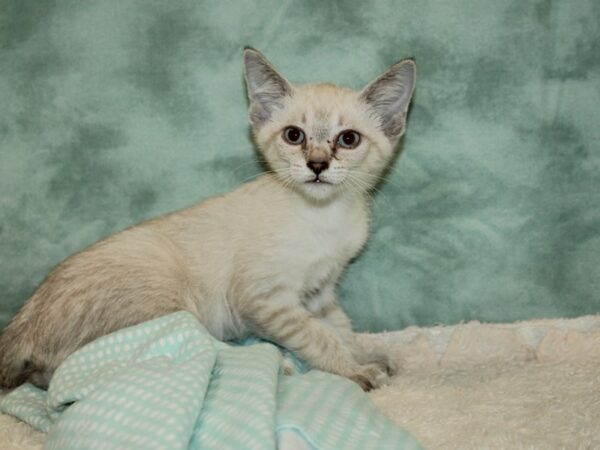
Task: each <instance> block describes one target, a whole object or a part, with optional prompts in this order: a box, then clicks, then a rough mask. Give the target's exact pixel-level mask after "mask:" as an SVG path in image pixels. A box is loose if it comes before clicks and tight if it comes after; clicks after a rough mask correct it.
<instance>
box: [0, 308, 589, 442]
mask: <svg viewBox="0 0 600 450" xmlns="http://www.w3.org/2000/svg"><path fill="white" fill-rule="evenodd" d="M363 338H364V339H367V340H369V341H372V343H373V345H377V346H384V347H386V348H387V350H388V351H389V352H390V354H391V355H392V356H393V357H394V358H395V359H396V360H397V361H399V362H400V363H401V366H402V367H403V368H404V369H403V372H402V373H401V374H400V375H398V376H396V377H395V378H394V379H393V380H392V383H391V384H390V385H389V386H385V387H383V388H381V389H378V390H376V391H373V392H372V393H371V394H370V395H371V398H372V400H373V402H374V403H375V404H376V405H377V406H378V408H379V409H380V410H381V411H382V412H383V413H384V414H386V415H387V416H388V417H390V418H391V419H392V420H394V421H395V422H396V423H398V424H399V425H400V426H402V427H404V428H405V429H407V430H408V431H410V432H411V433H412V434H413V436H415V437H416V438H417V439H418V440H419V441H421V443H422V444H423V445H424V446H425V447H426V448H429V449H436V448H439V449H449V448H460V449H469V448H477V449H482V448H494V449H496V448H510V449H517V448H540V449H542V448H544V449H545V448H573V449H578V448H582V449H583V448H600V316H586V317H581V318H579V319H571V320H544V321H528V322H521V323H516V324H510V325H492V324H480V323H478V322H472V323H468V324H462V325H457V326H453V327H435V328H415V327H411V328H408V329H406V330H403V331H397V332H389V333H380V334H373V335H364V336H363ZM42 445H43V435H42V434H41V433H38V432H36V431H35V430H33V429H32V428H30V427H28V426H27V425H24V424H23V423H20V422H18V421H17V420H15V419H13V418H12V417H9V416H6V415H0V449H6V450H13V449H15V450H16V449H39V448H41V447H42Z"/></svg>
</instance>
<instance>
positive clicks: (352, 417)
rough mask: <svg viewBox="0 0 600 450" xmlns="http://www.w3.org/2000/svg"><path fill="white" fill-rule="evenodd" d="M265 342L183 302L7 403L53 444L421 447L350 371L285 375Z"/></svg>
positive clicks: (97, 344) (87, 350) (91, 348)
mask: <svg viewBox="0 0 600 450" xmlns="http://www.w3.org/2000/svg"><path fill="white" fill-rule="evenodd" d="M281 362H282V356H281V353H280V351H279V350H278V348H277V347H276V346H274V345H271V344H268V343H256V344H252V345H245V346H229V345H227V344H224V343H222V342H219V341H217V340H215V339H214V338H213V337H212V336H210V334H209V333H208V332H207V331H206V330H205V329H204V327H203V326H202V325H201V324H200V323H199V322H198V321H197V320H196V319H195V318H194V317H193V316H192V315H190V314H188V313H183V312H181V313H175V314H171V315H169V316H165V317H162V318H159V319H156V320H153V321H150V322H146V323H143V324H140V325H138V326H134V327H131V328H127V329H125V330H122V331H119V332H117V333H113V334H111V335H108V336H105V337H102V338H100V339H98V340H96V341H94V342H92V343H90V344H88V345H87V346H85V347H83V348H82V349H80V350H79V351H77V352H76V353H74V354H73V355H71V356H70V357H69V358H67V360H65V362H64V363H63V364H62V365H61V366H60V367H59V368H58V370H57V371H56V373H55V375H54V378H53V379H52V382H51V384H50V388H49V390H48V392H47V393H46V392H45V391H42V390H40V389H37V388H36V387H34V386H32V385H30V384H25V385H23V386H21V387H19V388H18V389H16V390H15V391H13V392H11V393H10V394H9V395H7V396H6V397H5V398H4V399H3V400H2V402H1V403H0V409H1V410H2V411H4V412H6V413H9V414H12V415H14V416H16V417H18V418H20V419H21V420H23V421H25V422H27V423H29V424H30V425H32V426H34V427H35V428H37V429H39V430H42V431H45V432H47V440H46V447H47V448H49V449H59V448H60V449H84V448H85V449H124V448H126V449H187V448H190V449H270V448H276V446H277V435H278V433H279V432H282V431H290V430H291V431H293V432H295V433H297V435H298V436H299V437H301V439H302V441H303V442H305V443H306V445H307V446H308V448H317V449H338V448H347V449H352V448H356V449H366V448H385V449H396V448H397V449H404V448H419V446H418V444H417V443H416V442H415V441H413V440H412V438H411V437H410V436H409V435H408V434H407V433H405V432H404V431H402V430H400V429H398V428H397V427H396V426H395V425H394V424H393V423H391V422H390V421H388V420H387V419H386V418H384V417H383V416H381V415H380V414H379V413H378V412H377V410H376V409H375V408H374V407H373V406H372V404H371V403H370V400H369V398H368V397H367V396H366V395H364V394H363V393H362V391H361V390H360V389H359V388H358V387H357V386H356V385H354V384H353V383H351V382H350V381H348V380H345V379H342V378H340V377H336V376H334V375H330V374H326V373H323V372H318V371H310V372H308V373H306V374H302V375H293V376H284V375H283V371H282V365H281Z"/></svg>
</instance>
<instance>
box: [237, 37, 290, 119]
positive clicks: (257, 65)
mask: <svg viewBox="0 0 600 450" xmlns="http://www.w3.org/2000/svg"><path fill="white" fill-rule="evenodd" d="M244 76H245V78H246V86H247V88H248V98H249V99H250V122H252V124H253V125H254V126H257V127H258V126H260V125H261V124H263V123H264V122H266V121H267V120H269V118H270V117H271V114H272V113H273V110H274V109H275V108H279V107H281V105H282V102H283V99H284V97H285V96H287V95H291V94H292V85H291V84H290V83H289V82H288V81H287V80H286V79H285V78H284V77H283V76H281V75H280V74H279V73H278V72H277V71H276V70H275V68H274V67H273V66H272V65H271V63H270V62H269V61H267V58H265V57H264V56H263V55H262V54H261V53H260V52H259V51H258V50H255V49H253V48H251V47H246V48H245V49H244Z"/></svg>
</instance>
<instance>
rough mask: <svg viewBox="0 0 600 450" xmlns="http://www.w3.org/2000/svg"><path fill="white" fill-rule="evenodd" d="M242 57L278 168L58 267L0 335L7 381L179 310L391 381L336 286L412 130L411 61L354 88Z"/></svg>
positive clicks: (253, 108)
mask: <svg viewBox="0 0 600 450" xmlns="http://www.w3.org/2000/svg"><path fill="white" fill-rule="evenodd" d="M243 59H244V74H245V79H246V84H247V91H248V96H249V99H250V102H249V104H250V107H249V116H250V122H251V126H252V129H253V132H254V136H255V140H256V143H257V145H258V148H259V150H260V153H261V155H262V156H263V157H264V160H265V161H266V162H267V164H268V166H269V168H270V171H269V172H268V173H267V174H265V175H263V176H261V177H259V178H257V179H255V180H254V181H251V182H249V183H247V184H244V185H242V186H241V187H239V188H238V189H237V190H235V191H233V192H231V193H228V194H225V195H222V196H218V197H214V198H210V199H208V200H205V201H202V202H201V203H199V204H197V205H194V206H192V207H190V208H187V209H184V210H182V211H178V212H174V213H172V214H168V215H166V216H163V217H158V218H155V219H152V220H149V221H147V222H144V223H141V224H139V225H137V226H133V227H131V228H128V229H126V230H124V231H121V232H119V233H117V234H115V235H113V236H110V237H108V238H107V239H104V240H102V241H100V242H98V243H96V244H94V245H92V246H90V247H88V248H86V249H84V250H83V251H81V252H79V253H76V254H74V255H72V256H71V257H69V258H67V259H66V260H65V261H63V262H62V263H60V264H59V265H58V266H57V267H56V268H54V270H53V271H52V272H51V273H50V274H49V275H48V277H47V278H46V279H45V281H44V282H43V283H42V284H41V285H40V286H39V288H38V289H37V290H36V291H35V293H34V294H33V296H32V297H31V298H30V299H29V300H28V301H27V302H26V303H25V304H24V306H23V307H22V308H21V310H20V311H19V312H18V313H17V314H16V316H15V317H14V318H13V319H12V320H11V322H10V323H9V324H8V326H7V327H6V329H5V330H4V332H3V334H2V336H1V337H0V385H2V386H4V387H14V386H16V385H18V384H20V383H23V382H25V381H29V382H31V383H33V384H35V385H37V386H40V387H47V386H48V383H49V381H50V379H51V377H52V374H53V372H54V370H55V369H56V368H57V366H58V365H59V364H60V363H61V362H62V361H63V360H64V359H65V358H66V357H67V356H68V355H69V354H71V353H73V352H75V351H76V350H77V349H79V348H80V347H81V346H83V345H84V344H86V343H88V342H90V341H92V340H94V339H96V338H98V337H100V336H102V335H105V334H108V333H111V332H113V331H116V330H119V329H122V328H125V327H128V326H131V325H134V324H138V323H140V322H143V321H147V320H150V319H154V318H156V317H159V316H162V315H165V314H169V313H171V312H175V311H182V310H183V311H188V312H190V313H191V314H193V315H194V316H195V317H196V318H197V319H198V320H199V321H200V322H201V323H202V324H203V325H204V326H205V327H206V329H207V330H208V331H209V332H210V333H211V334H212V335H213V336H215V337H216V338H218V339H222V340H228V339H233V338H242V337H244V336H246V335H249V334H253V335H257V336H259V337H262V338H264V339H266V340H269V341H273V342H276V343H277V344H279V345H281V346H283V347H285V348H287V349H289V350H291V351H293V352H295V353H297V354H298V355H299V356H300V357H301V358H302V359H304V360H305V361H306V362H308V364H310V365H311V366H312V367H314V368H317V369H321V370H324V371H328V372H331V373H334V374H338V375H341V376H344V377H347V378H349V379H352V380H354V381H355V382H357V383H358V384H359V385H360V386H361V387H362V388H363V389H365V390H369V389H372V388H376V387H378V386H380V385H381V384H382V383H383V382H385V380H386V378H387V377H388V372H389V370H390V368H391V369H393V367H391V366H392V365H391V364H389V363H388V359H387V357H386V355H385V354H382V353H381V352H376V351H372V350H371V349H369V348H363V345H362V344H361V343H360V342H359V340H358V339H356V335H355V334H354V333H353V331H352V328H351V324H350V320H349V319H348V317H347V316H346V315H345V314H344V312H343V311H342V309H341V308H340V306H339V303H338V301H337V299H336V294H335V287H336V283H337V281H338V279H339V277H340V275H341V274H342V272H343V270H344V268H345V267H346V265H347V264H348V262H349V261H350V260H351V259H352V258H353V257H355V256H356V255H357V254H358V252H359V251H360V250H361V248H362V247H363V245H364V244H365V241H366V239H367V235H368V224H369V209H368V206H369V205H368V194H369V190H370V189H371V188H373V186H374V185H375V184H376V182H377V181H378V179H379V177H380V175H381V173H382V172H383V171H384V170H385V169H386V167H387V166H388V164H389V163H390V161H391V160H392V157H393V154H394V148H395V147H396V144H397V142H398V139H399V138H400V137H401V136H402V135H403V133H404V130H405V123H406V115H407V110H408V107H409V103H410V100H411V97H412V94H413V90H414V86H415V76H416V66H415V62H414V61H413V60H412V59H405V60H402V61H400V62H397V63H396V64H394V65H392V66H391V67H390V68H389V69H388V70H387V71H386V72H384V73H383V74H382V75H381V76H379V77H378V78H377V79H375V80H374V81H373V82H371V83H370V84H368V85H367V86H366V87H365V88H364V89H362V90H360V91H354V90H351V89H347V88H342V87H338V86H335V85H333V84H308V85H296V84H292V83H290V82H289V81H288V80H287V79H286V78H284V77H283V76H282V75H280V74H279V73H278V72H277V71H276V70H275V68H274V67H273V66H272V65H271V64H270V63H269V62H268V61H267V59H266V58H265V57H264V56H263V55H262V54H261V53H259V52H258V51H257V50H254V49H252V48H246V49H245V50H244V54H243Z"/></svg>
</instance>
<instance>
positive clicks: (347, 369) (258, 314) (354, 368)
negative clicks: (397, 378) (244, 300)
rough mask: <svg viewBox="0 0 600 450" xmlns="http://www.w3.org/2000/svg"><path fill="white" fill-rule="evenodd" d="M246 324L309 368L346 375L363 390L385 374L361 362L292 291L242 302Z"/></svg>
mask: <svg viewBox="0 0 600 450" xmlns="http://www.w3.org/2000/svg"><path fill="white" fill-rule="evenodd" d="M243 310H244V311H243V317H244V319H245V322H246V325H247V326H248V327H249V328H250V329H251V330H252V331H253V332H254V333H256V334H258V335H259V336H261V337H262V338H264V339H267V340H270V341H273V342H276V343H277V344H279V345H282V346H283V347H285V348H287V349H289V350H291V351H293V352H295V353H297V354H298V356H299V357H300V358H302V359H304V360H305V361H306V362H307V363H308V364H310V365H311V366H312V367H314V368H317V369H320V370H324V371H326V372H331V373H334V374H337V375H341V376H344V377H346V378H349V379H351V380H353V381H355V382H356V383H358V384H359V385H360V386H361V387H362V388H363V389H364V390H370V389H373V388H376V387H378V386H380V385H381V384H382V382H383V381H384V379H385V378H386V375H385V373H384V372H382V371H381V370H380V369H379V368H378V367H377V366H375V365H361V364H359V363H358V362H357V361H356V360H355V359H354V356H353V354H352V351H351V349H350V348H349V347H348V346H347V345H346V344H345V343H344V341H343V340H342V339H341V338H340V336H339V335H338V334H337V333H335V332H334V330H332V329H331V328H330V327H328V326H327V325H325V324H324V323H322V322H321V321H319V320H318V319H317V318H316V317H314V316H313V315H312V314H311V313H310V312H309V311H308V310H307V309H305V308H304V307H303V306H302V303H301V301H300V300H299V299H298V297H297V296H296V295H295V294H294V293H292V292H285V293H281V292H279V294H277V295H273V296H271V297H267V298H261V299H256V300H254V301H252V302H251V303H249V304H247V305H245V307H244V308H243Z"/></svg>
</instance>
